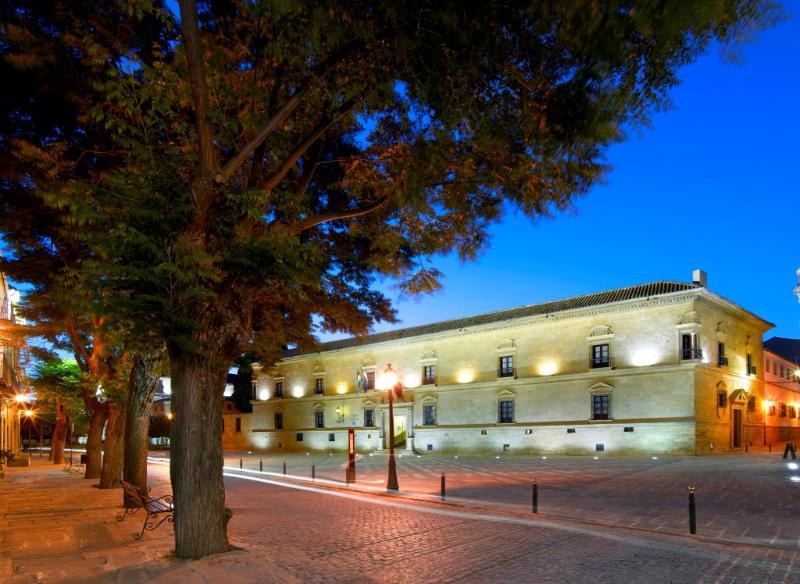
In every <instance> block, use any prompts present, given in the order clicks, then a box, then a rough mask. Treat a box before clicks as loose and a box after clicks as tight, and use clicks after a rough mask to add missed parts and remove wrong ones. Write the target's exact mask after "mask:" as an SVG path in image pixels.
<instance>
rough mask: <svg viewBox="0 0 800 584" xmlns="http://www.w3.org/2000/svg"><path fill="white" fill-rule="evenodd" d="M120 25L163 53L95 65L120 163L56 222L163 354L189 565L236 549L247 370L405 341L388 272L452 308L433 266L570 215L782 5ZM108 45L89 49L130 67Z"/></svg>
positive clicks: (481, 7) (447, 10)
mask: <svg viewBox="0 0 800 584" xmlns="http://www.w3.org/2000/svg"><path fill="white" fill-rule="evenodd" d="M124 6H125V7H127V8H130V10H129V12H128V20H129V21H130V22H136V23H145V22H146V23H147V25H148V26H147V27H143V26H140V24H137V25H136V26H134V25H133V24H132V25H130V26H131V28H145V29H146V31H147V32H148V35H149V36H148V38H150V39H151V42H150V43H149V44H148V43H141V42H136V43H134V45H135V47H137V48H136V50H132V51H129V52H127V53H118V52H117V53H115V55H117V57H116V58H107V59H105V60H103V59H100V61H101V62H102V63H103V64H104V66H105V69H106V70H105V72H104V73H101V74H100V75H99V76H98V78H99V79H100V81H99V82H98V83H95V84H94V85H93V86H92V91H100V92H102V93H103V98H102V99H99V100H97V101H96V102H95V103H94V104H93V107H89V108H86V109H84V110H83V111H84V112H85V113H87V114H88V115H86V116H85V117H84V118H82V120H83V121H82V124H83V125H85V126H88V127H89V128H91V130H92V131H93V132H94V131H96V132H98V134H99V135H100V138H98V139H97V142H98V143H105V144H107V147H106V148H104V149H102V150H101V151H102V152H114V153H115V154H113V155H108V156H104V157H103V160H104V161H106V164H107V165H108V167H106V168H105V169H104V171H103V172H102V175H101V176H99V177H97V180H86V179H85V177H76V178H75V179H70V180H68V181H66V183H65V184H66V185H68V186H67V187H65V189H64V192H62V197H61V201H62V204H61V208H64V207H69V209H70V213H72V214H74V215H77V216H79V217H86V216H91V217H92V221H93V222H95V224H97V225H105V227H106V229H105V230H103V229H93V230H92V233H90V234H88V236H87V237H86V245H87V246H88V247H89V248H90V249H91V250H92V252H93V258H94V259H95V260H96V261H97V262H98V271H99V273H101V274H103V285H104V287H107V290H108V294H107V295H105V296H104V298H105V299H106V301H107V302H108V303H109V310H110V311H111V312H112V313H113V314H117V315H125V317H124V318H123V320H124V321H125V322H126V323H130V326H131V327H132V328H133V330H134V331H136V330H141V332H142V334H151V333H152V332H153V331H155V333H156V334H157V335H158V336H159V337H160V338H163V339H164V341H165V342H166V346H167V353H168V357H169V362H170V370H171V377H172V387H173V403H172V407H173V414H174V420H173V422H174V423H173V424H172V428H171V434H172V435H171V438H172V457H171V466H170V472H171V477H172V483H173V493H174V497H175V505H176V508H175V533H176V554H177V555H178V556H179V557H182V558H194V557H199V556H203V555H206V554H210V553H215V552H220V551H225V550H227V549H229V545H228V542H227V534H226V526H227V521H228V519H229V517H230V513H229V512H228V510H226V508H225V503H224V487H223V482H222V472H221V467H222V446H221V438H220V436H219V434H218V433H216V432H208V428H218V427H220V426H221V421H222V392H223V390H224V386H225V377H226V373H227V369H228V365H229V364H230V363H231V362H232V361H234V360H235V359H236V358H237V357H238V356H239V355H241V354H242V353H243V352H244V351H245V350H246V349H249V348H254V349H255V350H257V351H258V352H259V354H260V355H261V356H262V358H264V359H266V360H269V358H270V356H274V355H275V354H277V352H278V351H279V350H280V349H281V347H282V346H285V345H286V344H288V343H290V342H294V343H298V345H299V346H301V347H310V346H312V345H313V343H314V338H313V332H314V331H315V330H316V325H315V324H314V323H315V322H319V326H321V327H323V328H325V329H328V330H341V331H347V332H350V333H361V332H364V331H366V330H367V328H368V327H369V326H370V325H371V323H372V322H374V321H376V320H381V319H385V320H391V319H392V318H393V315H394V313H393V311H392V309H391V307H390V305H389V303H388V301H387V300H386V298H384V297H383V296H382V295H381V294H379V293H376V292H374V291H373V290H371V289H370V284H371V282H372V278H373V277H374V275H375V274H376V273H380V274H385V275H388V276H391V277H393V278H396V279H397V280H398V281H399V282H400V284H401V286H403V288H404V289H405V290H406V291H408V292H409V293H416V292H420V291H428V290H433V289H436V288H437V287H438V286H439V285H440V283H439V279H440V274H439V272H438V271H437V270H436V269H435V267H433V266H432V265H431V264H430V263H429V258H431V257H433V256H436V255H438V254H442V253H447V252H450V251H456V252H457V253H458V254H459V255H460V257H461V258H462V259H464V260H468V259H472V258H474V257H475V256H476V254H477V253H478V252H479V251H480V250H481V249H482V248H483V247H484V246H485V245H486V243H487V227H488V226H489V225H490V224H491V223H492V222H495V221H497V220H499V219H500V217H501V216H502V210H503V206H504V205H506V204H510V205H515V206H517V207H519V208H521V209H522V210H523V211H524V212H526V213H527V214H528V215H530V216H533V217H536V216H542V215H547V214H548V213H550V212H551V211H552V210H553V209H563V208H566V207H568V206H569V205H570V204H571V201H572V200H573V199H574V197H576V196H579V195H581V194H583V193H585V192H587V191H588V190H589V189H590V188H591V187H592V186H593V185H594V184H596V183H597V182H598V181H599V180H601V178H602V176H603V173H604V171H605V166H604V165H603V162H602V156H603V153H604V151H605V149H606V148H607V147H608V145H609V144H611V143H613V142H615V141H618V140H620V139H622V130H623V128H624V127H625V126H626V125H636V124H641V123H644V122H645V121H646V119H647V114H648V112H649V111H650V110H651V109H652V108H654V107H661V106H663V105H665V104H666V101H667V100H666V94H667V91H668V89H669V88H670V87H671V86H672V85H674V84H675V83H676V71H677V70H678V68H679V67H681V66H682V65H684V64H686V63H688V62H690V61H691V60H692V59H694V58H695V57H696V56H697V55H698V54H699V53H700V52H701V51H703V50H704V49H705V48H706V47H707V46H708V45H709V44H710V43H711V42H712V41H714V40H719V41H722V42H723V43H726V42H728V41H732V40H736V39H738V38H739V37H740V35H741V34H742V33H744V32H746V31H748V30H753V29H758V28H759V27H761V26H763V25H764V24H766V23H768V22H769V21H770V19H771V18H773V17H774V15H775V9H774V7H773V5H772V4H771V3H769V2H768V1H767V0H749V1H748V0H739V1H736V0H729V1H721V2H714V3H708V2H699V1H698V2H689V1H666V2H659V3H653V2H646V1H644V0H642V1H628V2H612V3H608V2H599V1H597V0H584V1H575V2H560V3H530V2H511V3H509V2H505V3H502V4H500V3H493V2H489V3H483V4H475V5H473V4H470V3H462V2H442V3H436V4H423V3H417V2H406V1H404V0H399V1H393V2H370V1H357V2H338V3H337V2H334V3H329V4H326V5H324V6H323V5H320V4H318V3H315V2H304V1H298V2H294V3H279V2H243V1H242V2H240V1H236V0H219V1H213V2H204V3H202V4H201V5H200V6H199V9H198V5H197V4H196V3H195V2H194V1H193V0H180V1H179V8H180V17H179V18H176V17H174V15H172V14H171V13H170V12H169V11H168V10H164V9H163V8H161V7H160V6H158V5H157V4H154V5H150V4H148V3H146V2H131V3H130V4H124ZM151 8H152V9H151ZM15 18H18V19H19V18H20V17H19V16H17V15H15ZM123 20H124V19H123ZM178 30H179V31H180V34H178ZM154 31H156V32H154ZM104 32H105V31H100V30H98V29H91V30H90V29H86V27H84V30H83V31H82V34H83V37H82V38H86V39H89V40H88V41H82V42H84V43H88V42H90V41H91V42H92V43H94V44H96V45H97V46H99V47H107V46H109V45H110V44H114V45H115V46H116V45H117V44H119V43H113V42H111V41H109V39H107V38H104V36H103V33H104ZM142 34H143V36H146V35H144V33H142ZM119 38H126V37H124V35H121V36H120V37H119ZM10 46H11V47H12V48H13V47H14V44H13V43H11V44H10ZM121 55H124V58H121V57H120V56H121ZM92 95H94V94H92ZM24 97H28V98H30V96H24ZM90 99H91V98H90ZM78 127H79V128H80V125H78ZM54 141H55V142H56V143H57V144H61V141H60V140H58V139H55V140H54ZM40 149H41V150H44V152H45V153H46V154H47V153H49V151H50V150H51V149H52V148H51V147H50V146H49V145H48V146H46V147H40ZM97 150H100V149H97ZM19 155H20V154H19V153H17V152H13V151H12V152H11V156H12V158H15V157H17V156H19ZM79 166H80V165H79ZM66 189H69V192H66ZM70 194H71V195H72V196H70ZM67 201H68V202H67ZM315 317H316V318H317V319H318V321H315V320H314V318H315ZM134 336H136V335H135V334H134Z"/></svg>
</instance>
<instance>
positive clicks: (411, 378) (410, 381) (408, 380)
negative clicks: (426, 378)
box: [403, 373, 422, 387]
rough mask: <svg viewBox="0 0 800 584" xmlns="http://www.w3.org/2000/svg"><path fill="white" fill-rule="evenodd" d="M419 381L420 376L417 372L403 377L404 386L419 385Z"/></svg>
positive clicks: (420, 380)
mask: <svg viewBox="0 0 800 584" xmlns="http://www.w3.org/2000/svg"><path fill="white" fill-rule="evenodd" d="M421 383H422V378H421V377H420V375H419V373H409V374H408V375H406V376H404V377H403V386H404V387H419V385H420V384H421Z"/></svg>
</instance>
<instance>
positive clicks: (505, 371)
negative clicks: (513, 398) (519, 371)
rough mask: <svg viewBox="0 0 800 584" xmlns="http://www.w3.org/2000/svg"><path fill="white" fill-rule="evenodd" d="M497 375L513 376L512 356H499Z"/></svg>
mask: <svg viewBox="0 0 800 584" xmlns="http://www.w3.org/2000/svg"><path fill="white" fill-rule="evenodd" d="M497 376H498V377H514V356H513V355H504V356H503V357H500V359H499V361H498V368H497Z"/></svg>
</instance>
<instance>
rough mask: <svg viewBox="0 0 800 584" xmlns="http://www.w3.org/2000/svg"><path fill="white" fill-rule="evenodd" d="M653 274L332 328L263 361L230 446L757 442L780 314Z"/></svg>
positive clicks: (450, 449) (536, 447)
mask: <svg viewBox="0 0 800 584" xmlns="http://www.w3.org/2000/svg"><path fill="white" fill-rule="evenodd" d="M693 276H694V281H693V282H692V283H681V282H655V283H650V284H641V285H637V286H631V287H628V288H622V289H617V290H611V291H607V292H601V293H597V294H589V295H585V296H578V297H574V298H568V299H564V300H559V301H555V302H548V303H543V304H536V305H529V306H523V307H520V308H515V309H510V310H504V311H498V312H493V313H488V314H482V315H478V316H473V317H468V318H462V319H457V320H452V321H446V322H439V323H433V324H430V325H426V326H419V327H413V328H407V329H401V330H396V331H391V332H386V333H379V334H373V335H367V336H364V337H359V338H351V339H345V340H340V341H333V342H329V343H324V344H322V345H320V347H319V350H318V351H317V352H313V353H299V352H297V351H288V352H286V354H285V356H284V358H283V359H282V360H281V361H279V362H278V363H275V364H274V365H262V366H257V367H254V373H255V379H256V382H255V387H254V400H253V413H252V414H250V415H241V417H240V421H239V422H238V426H237V427H235V428H226V432H225V443H226V446H227V447H229V448H241V449H268V450H285V451H298V450H331V451H340V450H343V449H344V448H345V447H346V431H347V429H348V428H354V429H355V432H356V447H357V449H358V450H359V451H362V452H363V451H373V450H383V449H385V448H387V446H388V444H387V440H388V424H389V420H388V416H389V414H388V402H387V394H388V392H387V391H382V389H384V388H383V387H382V385H384V384H385V383H384V379H385V376H384V374H385V371H386V370H387V366H388V365H387V364H391V368H392V369H393V370H394V371H396V372H397V374H398V375H399V377H400V379H402V382H403V387H404V391H403V395H402V397H401V398H400V399H399V400H396V401H395V403H394V427H395V447H396V449H399V450H400V451H403V450H405V451H409V452H412V451H413V452H417V453H420V454H424V453H457V452H465V453H470V452H473V453H498V452H515V453H558V454H587V453H595V452H598V451H602V452H606V453H619V454H653V453H711V452H721V451H729V450H736V449H740V448H744V446H745V445H746V444H751V443H752V444H760V443H761V440H762V437H763V424H764V408H763V407H761V404H762V403H763V399H764V379H763V367H762V364H763V362H764V361H763V350H762V337H763V334H764V332H765V331H766V330H768V329H769V328H770V327H771V324H770V323H768V322H766V321H764V320H763V319H761V318H759V317H758V316H756V315H754V314H753V313H751V312H749V311H747V310H745V309H743V308H741V307H740V306H738V305H736V304H734V303H733V302H731V301H730V300H727V299H725V298H723V297H721V296H719V295H717V294H715V293H713V292H711V291H710V290H709V289H708V288H707V287H706V280H705V274H704V273H703V272H701V271H699V270H697V271H696V272H695V273H694V274H693Z"/></svg>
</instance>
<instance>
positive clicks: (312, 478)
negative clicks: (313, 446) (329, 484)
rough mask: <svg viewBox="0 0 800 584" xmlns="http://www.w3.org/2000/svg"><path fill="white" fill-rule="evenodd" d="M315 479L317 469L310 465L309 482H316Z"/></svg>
mask: <svg viewBox="0 0 800 584" xmlns="http://www.w3.org/2000/svg"><path fill="white" fill-rule="evenodd" d="M316 479H317V469H316V467H315V466H314V465H313V464H312V465H311V480H312V481H314V480H316Z"/></svg>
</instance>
